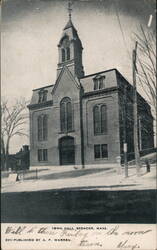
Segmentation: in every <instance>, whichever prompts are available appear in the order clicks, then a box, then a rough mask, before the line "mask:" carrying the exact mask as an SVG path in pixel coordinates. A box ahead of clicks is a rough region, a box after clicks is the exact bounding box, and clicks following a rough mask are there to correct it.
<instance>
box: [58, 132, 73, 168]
mask: <svg viewBox="0 0 157 250" xmlns="http://www.w3.org/2000/svg"><path fill="white" fill-rule="evenodd" d="M59 158H60V165H73V164H75V145H74V138H73V137H71V136H65V137H62V138H60V139H59Z"/></svg>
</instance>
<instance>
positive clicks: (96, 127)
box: [93, 106, 100, 134]
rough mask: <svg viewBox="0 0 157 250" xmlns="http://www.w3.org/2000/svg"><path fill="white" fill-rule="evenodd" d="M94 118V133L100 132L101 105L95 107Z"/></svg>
mask: <svg viewBox="0 0 157 250" xmlns="http://www.w3.org/2000/svg"><path fill="white" fill-rule="evenodd" d="M93 118H94V119H93V120H94V134H99V133H100V115H99V106H95V107H94V109H93Z"/></svg>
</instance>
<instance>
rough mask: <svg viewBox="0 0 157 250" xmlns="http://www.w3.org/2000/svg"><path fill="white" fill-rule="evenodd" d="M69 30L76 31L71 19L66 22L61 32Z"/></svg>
mask: <svg viewBox="0 0 157 250" xmlns="http://www.w3.org/2000/svg"><path fill="white" fill-rule="evenodd" d="M69 28H73V29H74V30H75V31H76V29H75V27H74V25H73V23H72V21H71V19H69V21H68V22H67V24H66V25H65V27H64V29H63V30H66V29H69Z"/></svg>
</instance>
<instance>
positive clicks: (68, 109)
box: [60, 97, 72, 132]
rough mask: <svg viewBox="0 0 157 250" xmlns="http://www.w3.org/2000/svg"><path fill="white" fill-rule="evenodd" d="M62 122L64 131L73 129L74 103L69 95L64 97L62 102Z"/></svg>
mask: <svg viewBox="0 0 157 250" xmlns="http://www.w3.org/2000/svg"><path fill="white" fill-rule="evenodd" d="M60 124H61V131H62V132H68V131H71V130H72V104H71V100H70V98H69V97H64V98H63V99H62V101H61V103H60Z"/></svg>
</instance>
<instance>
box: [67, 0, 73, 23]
mask: <svg viewBox="0 0 157 250" xmlns="http://www.w3.org/2000/svg"><path fill="white" fill-rule="evenodd" d="M71 12H72V1H70V0H69V2H68V13H69V20H71Z"/></svg>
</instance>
